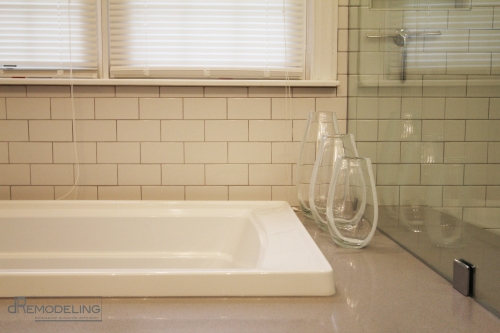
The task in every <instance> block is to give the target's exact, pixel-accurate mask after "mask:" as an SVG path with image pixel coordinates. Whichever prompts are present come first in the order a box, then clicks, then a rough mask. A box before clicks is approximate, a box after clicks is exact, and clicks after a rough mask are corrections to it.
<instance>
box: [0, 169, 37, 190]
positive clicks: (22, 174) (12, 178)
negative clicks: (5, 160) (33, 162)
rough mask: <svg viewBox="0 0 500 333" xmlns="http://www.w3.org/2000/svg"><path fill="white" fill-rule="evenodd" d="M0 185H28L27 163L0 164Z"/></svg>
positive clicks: (28, 172)
mask: <svg viewBox="0 0 500 333" xmlns="http://www.w3.org/2000/svg"><path fill="white" fill-rule="evenodd" d="M0 185H30V166H29V164H0Z"/></svg>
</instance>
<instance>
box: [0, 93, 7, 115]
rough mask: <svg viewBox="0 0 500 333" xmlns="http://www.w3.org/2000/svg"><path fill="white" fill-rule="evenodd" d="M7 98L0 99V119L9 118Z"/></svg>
mask: <svg viewBox="0 0 500 333" xmlns="http://www.w3.org/2000/svg"><path fill="white" fill-rule="evenodd" d="M5 104H6V103H5V98H4V97H2V98H0V119H6V118H7V109H6V106H5Z"/></svg>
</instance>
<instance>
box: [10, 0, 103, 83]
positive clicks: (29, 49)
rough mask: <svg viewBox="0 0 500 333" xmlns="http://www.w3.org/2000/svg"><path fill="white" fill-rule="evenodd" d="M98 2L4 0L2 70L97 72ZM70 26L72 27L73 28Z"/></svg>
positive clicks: (58, 73)
mask: <svg viewBox="0 0 500 333" xmlns="http://www.w3.org/2000/svg"><path fill="white" fill-rule="evenodd" d="M96 6H97V5H96V0H11V1H9V0H0V74H1V76H2V77H11V76H20V75H26V76H48V77H60V76H68V75H69V72H70V69H72V70H74V71H75V75H76V76H87V75H95V74H96V73H97V69H98V43H97V41H98V36H97V33H98V28H97V8H96ZM70 29H71V30H70Z"/></svg>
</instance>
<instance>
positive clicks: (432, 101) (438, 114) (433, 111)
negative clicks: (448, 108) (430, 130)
mask: <svg viewBox="0 0 500 333" xmlns="http://www.w3.org/2000/svg"><path fill="white" fill-rule="evenodd" d="M445 105H446V99H445V98H424V99H423V105H422V119H444V111H445Z"/></svg>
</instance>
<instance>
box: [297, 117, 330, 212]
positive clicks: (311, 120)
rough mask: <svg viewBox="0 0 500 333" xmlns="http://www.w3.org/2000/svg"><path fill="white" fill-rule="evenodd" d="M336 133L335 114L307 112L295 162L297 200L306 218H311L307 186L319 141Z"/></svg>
mask: <svg viewBox="0 0 500 333" xmlns="http://www.w3.org/2000/svg"><path fill="white" fill-rule="evenodd" d="M338 131H339V129H338V124H337V117H336V115H335V112H333V111H313V112H309V115H308V117H307V125H306V129H305V132H304V136H303V138H302V142H301V145H300V150H299V158H298V162H297V179H298V182H297V188H298V199H299V203H300V207H301V209H302V211H303V212H304V214H305V216H306V217H307V218H310V219H312V218H313V216H312V213H311V207H310V205H309V184H310V181H311V175H312V171H313V168H314V162H315V161H316V155H317V151H318V148H319V144H320V140H321V138H322V137H323V136H324V135H335V134H337V133H338Z"/></svg>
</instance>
